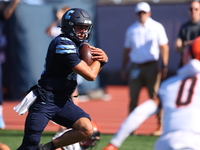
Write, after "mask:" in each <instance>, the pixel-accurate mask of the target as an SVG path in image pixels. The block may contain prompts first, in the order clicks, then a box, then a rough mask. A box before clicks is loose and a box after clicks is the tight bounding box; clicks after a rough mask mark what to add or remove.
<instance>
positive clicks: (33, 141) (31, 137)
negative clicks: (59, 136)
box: [18, 97, 56, 150]
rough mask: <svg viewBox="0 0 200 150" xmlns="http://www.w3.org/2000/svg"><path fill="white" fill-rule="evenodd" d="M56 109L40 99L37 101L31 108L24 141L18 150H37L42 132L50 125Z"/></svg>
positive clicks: (27, 118)
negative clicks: (50, 119)
mask: <svg viewBox="0 0 200 150" xmlns="http://www.w3.org/2000/svg"><path fill="white" fill-rule="evenodd" d="M55 107H56V106H53V105H51V104H48V103H46V102H44V101H42V100H41V99H40V98H39V97H38V98H37V99H36V101H35V102H34V103H33V105H32V106H31V107H30V108H29V113H28V115H27V117H26V122H25V129H24V137H23V141H22V144H21V146H20V147H19V148H18V150H24V149H34V150H35V149H37V147H38V144H39V143H40V137H41V135H42V132H43V130H44V128H45V127H46V125H47V124H48V122H49V118H51V115H53V113H51V112H52V111H54V110H56V108H55Z"/></svg>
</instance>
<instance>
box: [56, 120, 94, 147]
mask: <svg viewBox="0 0 200 150" xmlns="http://www.w3.org/2000/svg"><path fill="white" fill-rule="evenodd" d="M92 133H93V127H92V124H91V122H90V120H89V119H88V118H80V119H79V120H77V121H76V122H75V123H74V125H73V130H70V131H67V132H65V133H64V134H63V135H62V136H61V137H59V138H57V139H55V140H53V143H54V144H55V146H56V147H63V146H66V145H71V144H74V143H77V142H80V141H82V140H85V139H87V138H88V137H90V136H91V135H92Z"/></svg>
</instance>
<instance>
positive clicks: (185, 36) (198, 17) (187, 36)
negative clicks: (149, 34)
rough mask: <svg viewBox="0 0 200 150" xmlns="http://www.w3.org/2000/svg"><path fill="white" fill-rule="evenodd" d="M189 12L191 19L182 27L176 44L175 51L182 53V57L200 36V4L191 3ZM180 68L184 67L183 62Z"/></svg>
mask: <svg viewBox="0 0 200 150" xmlns="http://www.w3.org/2000/svg"><path fill="white" fill-rule="evenodd" d="M188 11H189V15H190V19H189V20H188V21H187V22H186V23H184V24H183V25H182V26H181V27H180V30H179V33H178V37H177V39H176V43H175V50H176V52H180V53H181V55H182V53H183V50H184V48H185V46H187V45H188V44H190V43H191V42H192V41H193V40H194V39H195V38H196V37H197V36H200V2H199V1H195V0H193V1H191V2H190V5H189V7H188ZM179 66H180V67H181V66H182V61H180V65H179Z"/></svg>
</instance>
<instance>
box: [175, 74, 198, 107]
mask: <svg viewBox="0 0 200 150" xmlns="http://www.w3.org/2000/svg"><path fill="white" fill-rule="evenodd" d="M188 80H191V81H192V82H191V84H190V85H189V88H188V91H186V93H188V95H187V97H186V101H184V102H183V101H181V99H182V96H183V91H184V88H185V83H186V81H188ZM196 81H197V78H196V77H189V78H186V79H184V80H183V82H182V83H181V86H180V89H179V92H178V97H177V99H176V105H177V106H184V105H188V104H189V103H191V99H192V95H193V91H194V87H195V84H196Z"/></svg>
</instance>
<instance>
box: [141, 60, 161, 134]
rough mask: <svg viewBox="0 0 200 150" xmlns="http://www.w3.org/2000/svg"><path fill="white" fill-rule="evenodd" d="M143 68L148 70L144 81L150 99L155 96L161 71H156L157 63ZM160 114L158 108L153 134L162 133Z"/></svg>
mask: <svg viewBox="0 0 200 150" xmlns="http://www.w3.org/2000/svg"><path fill="white" fill-rule="evenodd" d="M144 70H145V71H147V72H148V74H145V83H146V87H147V90H148V93H149V97H150V98H152V99H153V98H156V97H157V92H158V88H159V86H160V82H161V72H159V71H158V66H157V63H152V64H149V65H148V66H145V67H144ZM162 115H163V113H162V109H160V110H159V111H158V113H157V118H158V127H157V129H156V131H155V132H154V133H153V135H156V136H160V135H161V134H162Z"/></svg>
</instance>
